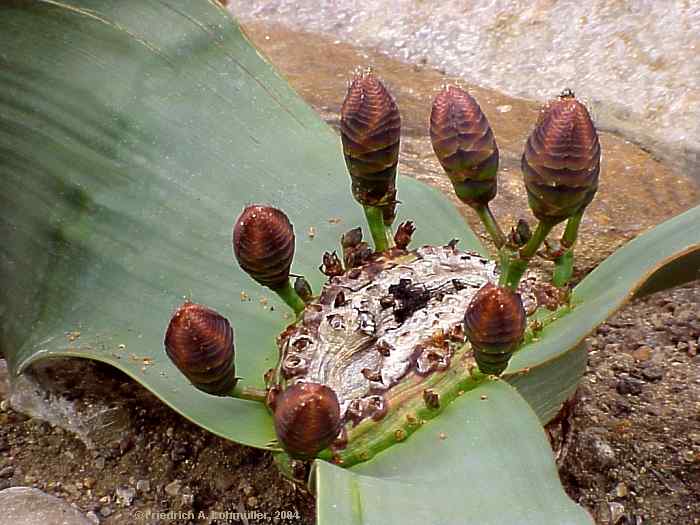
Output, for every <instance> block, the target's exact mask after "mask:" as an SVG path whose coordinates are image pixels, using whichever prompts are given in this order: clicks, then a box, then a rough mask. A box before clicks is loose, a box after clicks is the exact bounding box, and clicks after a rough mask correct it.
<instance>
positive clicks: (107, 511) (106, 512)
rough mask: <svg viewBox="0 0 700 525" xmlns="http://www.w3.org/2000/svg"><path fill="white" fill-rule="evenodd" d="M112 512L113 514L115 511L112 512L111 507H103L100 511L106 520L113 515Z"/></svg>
mask: <svg viewBox="0 0 700 525" xmlns="http://www.w3.org/2000/svg"><path fill="white" fill-rule="evenodd" d="M112 512H113V511H112V508H111V507H107V506H105V507H102V508H101V509H100V514H101V515H102V517H103V518H106V517H107V516H111V515H112Z"/></svg>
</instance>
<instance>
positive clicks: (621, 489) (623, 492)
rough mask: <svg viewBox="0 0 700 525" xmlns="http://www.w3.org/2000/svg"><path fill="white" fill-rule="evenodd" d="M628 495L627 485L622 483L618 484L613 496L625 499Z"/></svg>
mask: <svg viewBox="0 0 700 525" xmlns="http://www.w3.org/2000/svg"><path fill="white" fill-rule="evenodd" d="M628 494H629V491H628V490H627V485H625V484H624V483H618V484H617V487H615V495H616V496H617V497H618V498H626V497H627V495H628Z"/></svg>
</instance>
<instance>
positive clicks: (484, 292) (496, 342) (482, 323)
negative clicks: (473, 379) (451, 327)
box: [464, 283, 527, 375]
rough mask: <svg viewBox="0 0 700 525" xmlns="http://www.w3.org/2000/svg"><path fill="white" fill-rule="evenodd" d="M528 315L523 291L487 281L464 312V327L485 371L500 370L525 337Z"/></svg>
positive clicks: (480, 365)
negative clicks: (519, 291) (519, 293)
mask: <svg viewBox="0 0 700 525" xmlns="http://www.w3.org/2000/svg"><path fill="white" fill-rule="evenodd" d="M526 322H527V317H526V314H525V309H524V308H523V303H522V300H521V299H520V295H518V294H517V293H515V292H513V291H512V290H511V289H510V288H506V287H502V286H496V285H494V284H493V283H488V284H486V285H485V286H483V287H482V288H481V289H480V290H479V291H478V292H477V293H476V295H475V296H474V298H473V299H472V301H471V303H469V307H468V308H467V312H466V314H465V316H464V324H465V331H466V334H467V337H468V338H469V342H470V343H471V345H472V348H473V349H474V357H476V361H477V364H478V365H479V368H480V369H481V371H482V372H484V373H487V374H496V375H498V374H500V373H501V372H502V371H503V370H505V368H506V366H508V361H509V359H510V357H511V355H512V354H513V352H514V351H515V349H516V348H517V347H518V345H519V344H520V342H521V341H522V339H523V334H524V333H525V325H526Z"/></svg>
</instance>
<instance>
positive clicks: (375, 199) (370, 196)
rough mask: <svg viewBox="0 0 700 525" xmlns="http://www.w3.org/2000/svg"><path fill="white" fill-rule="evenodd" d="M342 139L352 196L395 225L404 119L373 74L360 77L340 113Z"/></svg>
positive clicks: (355, 80)
mask: <svg viewBox="0 0 700 525" xmlns="http://www.w3.org/2000/svg"><path fill="white" fill-rule="evenodd" d="M340 135H341V139H342V142H343V153H344V155H345V163H346V165H347V167H348V171H349V172H350V177H351V179H352V192H353V196H354V197H355V199H356V200H357V201H358V202H360V203H361V204H363V205H368V206H378V207H382V208H384V210H383V213H384V220H385V222H386V223H391V222H392V221H393V218H394V213H395V212H394V207H395V201H396V166H397V164H398V161H399V143H400V138H401V115H400V114H399V109H398V107H397V106H396V102H394V98H393V97H392V96H391V94H390V93H389V91H388V90H387V89H386V87H384V84H382V82H381V81H380V80H379V79H378V78H377V77H376V76H375V75H374V73H373V72H372V71H371V70H365V71H362V72H360V73H357V74H356V75H355V77H354V78H353V80H352V82H351V83H350V86H349V88H348V93H347V95H346V96H345V100H344V101H343V106H342V108H341V110H340Z"/></svg>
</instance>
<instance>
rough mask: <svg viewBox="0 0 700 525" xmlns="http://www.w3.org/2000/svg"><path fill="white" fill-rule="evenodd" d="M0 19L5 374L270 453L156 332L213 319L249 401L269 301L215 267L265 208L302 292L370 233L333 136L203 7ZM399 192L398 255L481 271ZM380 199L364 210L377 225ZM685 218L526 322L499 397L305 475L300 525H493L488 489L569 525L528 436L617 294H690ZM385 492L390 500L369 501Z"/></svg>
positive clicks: (73, 5)
mask: <svg viewBox="0 0 700 525" xmlns="http://www.w3.org/2000/svg"><path fill="white" fill-rule="evenodd" d="M0 21H1V23H2V28H3V30H2V32H0V44H2V49H3V53H2V54H1V55H0V64H1V65H2V67H0V158H1V161H0V170H2V180H3V186H4V188H5V190H6V191H5V192H4V193H3V206H2V212H1V213H2V220H1V221H0V230H1V231H2V237H3V239H5V241H4V242H3V244H2V247H1V248H0V250H2V257H0V261H1V262H0V264H1V265H2V271H1V274H0V275H1V278H2V283H1V285H2V286H1V287H2V289H3V292H4V293H3V295H2V299H0V300H1V301H2V303H1V304H0V307H1V308H2V311H3V316H2V326H1V327H0V330H1V331H0V345H1V346H0V348H1V349H2V352H3V354H4V356H5V357H6V358H7V359H8V363H9V365H10V369H11V370H12V372H13V373H20V372H21V371H22V370H24V369H26V367H28V366H29V365H30V364H31V363H33V362H36V361H37V360H40V359H44V358H48V357H53V356H73V357H82V358H89V359H96V360H99V361H103V362H105V363H108V364H111V365H113V366H115V367H116V368H119V369H120V370H123V371H124V372H126V373H127V374H129V375H130V376H131V377H133V378H134V379H135V380H136V381H138V382H139V383H141V384H142V385H143V386H144V387H146V388H148V389H149V390H151V391H152V392H153V393H154V394H155V395H157V396H158V397H160V398H161V399H162V400H163V401H164V402H165V403H167V404H168V405H170V406H171V407H173V408H174V409H175V410H177V411H178V412H180V413H181V414H183V415H184V416H185V417H187V418H189V419H191V420H192V421H194V422H196V423H197V424H199V425H201V426H203V427H204V428H207V429H209V430H210V431H212V432H214V433H216V434H218V435H220V436H224V437H226V438H228V439H231V440H233V441H237V442H239V443H244V444H247V445H250V446H255V447H260V448H268V449H272V450H278V449H279V448H278V445H277V443H276V439H277V436H276V433H275V431H274V428H273V424H272V418H271V416H270V415H269V412H268V410H267V409H266V407H265V405H264V404H263V403H260V402H256V401H253V400H250V399H241V398H231V397H216V396H210V395H208V394H206V393H203V392H200V391H199V390H197V389H195V388H194V387H193V386H192V384H191V383H190V381H189V380H188V379H187V378H186V377H185V376H183V375H182V374H181V373H180V372H179V371H178V370H177V369H176V368H175V366H174V365H173V364H172V363H171V362H170V360H169V358H168V357H167V355H166V353H165V352H164V350H163V338H164V331H165V327H166V326H167V323H168V320H169V318H170V317H171V314H172V313H173V312H174V311H175V309H176V307H177V306H178V305H180V304H181V303H182V302H183V300H184V298H189V297H191V298H192V299H193V300H194V301H196V302H197V303H202V304H206V305H209V306H210V307H212V308H215V309H216V310H217V311H218V312H221V313H222V314H223V315H225V317H226V318H228V319H229V320H230V321H231V325H232V326H233V330H234V332H235V348H236V356H235V366H236V369H235V371H236V375H237V377H238V380H237V384H236V385H235V387H234V391H235V389H239V390H240V391H242V390H243V389H249V391H254V390H255V389H263V388H264V387H265V383H264V380H263V375H264V373H265V372H266V371H267V370H268V369H270V368H274V367H276V366H277V356H278V350H277V348H276V345H275V337H276V335H277V334H279V333H280V332H281V331H282V330H283V329H284V328H285V326H287V325H288V324H289V323H290V321H291V320H290V319H285V317H284V312H285V308H286V306H285V304H284V302H283V300H282V299H277V298H276V295H275V294H274V293H273V292H272V291H271V292H270V293H269V294H267V293H266V295H267V297H268V298H269V303H268V307H263V306H261V305H260V304H259V303H258V298H259V297H260V295H261V291H260V290H261V289H260V288H258V287H257V286H256V285H255V284H254V283H253V281H251V279H250V278H249V277H248V276H247V275H245V274H244V273H243V272H241V271H240V270H239V269H237V268H235V266H234V263H233V262H232V253H231V244H230V240H231V226H232V224H233V221H234V220H235V218H236V216H237V215H238V214H239V213H240V211H241V210H242V209H243V208H244V207H245V205H246V204H249V203H250V202H267V203H270V204H272V205H273V206H275V207H277V208H284V209H285V211H286V213H287V214H288V215H289V218H290V222H291V223H292V224H293V225H294V227H295V229H296V231H297V232H305V231H307V230H308V228H309V227H311V226H313V227H314V229H315V232H316V233H315V236H314V237H313V238H310V237H309V236H304V235H298V234H297V238H296V250H295V254H294V260H293V265H292V268H291V271H292V272H293V273H294V274H298V275H304V276H305V277H306V279H307V280H308V281H309V283H310V285H311V289H312V290H313V291H314V292H317V291H319V290H321V289H322V283H323V281H325V278H322V276H321V274H320V273H319V272H318V271H317V267H318V264H319V261H321V259H322V255H323V252H324V251H326V250H329V249H332V247H333V246H335V245H336V243H337V239H338V238H340V236H341V234H343V232H346V231H347V230H348V229H350V228H352V227H354V226H356V225H360V224H363V221H364V220H365V214H367V216H368V217H370V218H371V217H373V216H376V213H375V214H374V215H373V213H374V212H373V209H372V207H371V206H370V207H369V210H367V209H363V208H361V207H360V206H358V205H357V204H356V203H355V202H354V201H353V198H352V195H351V192H349V191H347V185H348V183H347V173H346V163H345V159H344V158H343V154H342V148H341V144H340V141H339V139H338V137H337V136H336V135H334V134H333V133H332V132H331V131H330V130H329V129H328V128H327V126H326V125H325V124H324V123H322V122H321V121H320V120H319V118H318V116H317V115H316V114H315V113H314V112H313V111H312V110H311V109H310V108H308V107H307V106H306V104H304V103H303V102H302V101H301V100H300V99H299V98H298V97H297V96H296V94H294V93H293V92H292V90H291V89H290V88H289V86H288V85H287V84H286V82H285V81H283V80H282V79H281V78H280V77H279V76H277V75H276V74H275V72H274V71H273V69H272V68H271V67H270V66H269V64H267V63H266V62H265V61H264V60H263V59H262V58H261V57H260V55H259V54H258V53H257V52H256V50H255V49H254V48H253V47H252V46H251V45H250V44H249V43H248V42H247V40H246V39H245V37H244V36H243V35H242V34H241V32H240V31H239V29H238V27H237V25H236V23H235V21H234V20H232V19H231V17H230V15H229V13H228V12H226V11H225V10H223V9H222V8H221V7H220V6H219V5H218V3H216V2H213V1H212V2H196V3H195V2H185V1H176V0H172V1H165V2H162V1H161V2H155V1H153V2H151V1H138V2H137V1H123V2H107V1H90V2H88V1H78V0H73V1H63V2H54V1H41V0H34V1H32V0H27V1H24V2H10V3H5V4H4V5H3V6H2V7H0ZM397 187H398V189H399V191H400V197H399V200H400V201H401V206H399V207H397V208H396V213H397V217H396V219H395V221H394V223H396V224H400V223H402V222H405V221H407V220H410V221H413V223H414V224H415V225H416V226H417V230H416V232H415V234H414V238H413V241H412V243H413V245H414V246H422V245H438V246H440V245H443V244H446V243H447V242H448V241H449V240H450V239H452V238H459V239H461V241H460V244H459V247H460V249H461V250H468V249H470V250H475V251H476V252H480V253H482V255H483V254H484V253H485V252H483V249H482V248H481V246H479V244H478V242H477V241H476V239H475V237H474V235H473V234H471V232H469V230H468V229H467V228H466V226H465V225H464V224H463V221H462V220H461V219H460V217H459V215H458V214H457V213H456V211H455V210H454V209H453V208H452V207H451V205H449V203H448V202H447V201H446V200H444V199H442V198H441V197H440V196H439V195H438V194H437V193H436V192H435V191H433V190H430V189H428V188H426V187H424V186H422V185H420V184H418V183H417V182H415V181H412V180H408V179H404V178H399V179H398V181H397ZM389 191H391V189H389ZM391 202H392V201H391V199H388V200H384V201H379V202H378V204H379V206H377V207H378V208H379V209H380V210H382V216H381V217H382V220H383V219H384V218H385V214H384V211H383V210H385V209H387V208H388V207H389V203H391ZM336 217H341V218H342V220H343V222H342V223H341V224H337V222H336V221H335V220H334V221H330V222H329V221H328V219H330V218H336ZM388 218H389V217H387V221H386V222H389V220H388ZM372 220H374V221H375V222H374V223H375V224H378V222H377V221H376V217H375V219H372ZM392 220H393V218H392ZM698 221H700V211H699V210H697V209H694V210H691V211H689V212H686V213H685V214H683V215H681V216H679V217H677V218H675V219H673V220H672V221H669V222H668V223H665V224H664V225H662V226H660V227H659V228H657V229H656V230H654V231H652V232H649V233H647V234H645V235H644V236H641V237H640V238H638V239H636V240H635V241H633V242H631V243H630V244H629V245H628V246H626V247H624V248H623V249H621V250H620V251H619V252H618V253H616V254H615V255H613V256H612V257H611V258H610V259H608V260H607V261H605V262H604V263H603V264H601V266H600V267H599V268H597V269H596V270H595V271H594V272H593V273H592V274H591V275H589V276H588V277H587V278H586V279H585V280H584V281H583V282H581V283H580V284H579V285H578V286H577V287H576V288H575V289H574V290H573V292H572V294H571V299H570V306H565V307H563V308H562V309H561V310H560V311H558V312H556V313H553V314H550V315H549V317H546V316H545V317H546V318H545V319H544V321H543V324H544V328H543V329H542V330H541V332H539V334H538V337H537V340H534V339H528V341H529V342H527V343H526V344H525V345H524V346H523V347H522V348H521V349H520V350H518V351H517V352H515V354H514V355H513V357H512V359H511V360H510V361H509V364H508V368H507V369H506V370H505V372H504V373H503V375H502V376H501V379H492V378H488V377H485V376H479V374H476V375H474V376H473V377H472V378H471V379H468V380H465V381H466V382H467V383H469V385H467V386H473V387H474V388H473V390H466V391H465V392H464V393H463V394H461V395H460V392H461V390H459V389H456V390H455V394H454V399H450V400H445V401H450V402H449V403H445V406H444V407H443V408H442V409H441V410H440V411H439V412H438V413H437V414H436V416H435V417H434V418H432V419H428V418H426V423H425V424H422V425H421V428H419V429H417V430H415V432H413V433H412V434H411V435H410V436H408V437H407V439H404V440H401V442H400V443H397V444H396V445H394V446H391V447H389V448H386V447H384V448H385V450H383V451H381V452H378V453H377V454H376V455H375V456H374V458H373V459H371V460H370V461H366V462H360V463H358V464H357V465H356V466H354V467H351V468H345V469H344V468H340V467H337V466H335V465H333V464H331V463H328V462H325V461H322V460H319V461H316V463H315V465H316V466H315V467H314V475H313V476H312V480H311V483H312V486H313V487H315V490H316V494H317V495H318V514H319V522H320V523H338V522H341V523H342V522H346V523H375V522H381V523H399V522H400V523H407V522H408V523H410V522H411V520H412V519H413V520H414V522H415V523H419V522H420V523H425V520H422V521H421V520H419V518H420V517H425V516H426V515H429V516H431V521H433V522H436V521H438V520H440V521H442V522H445V523H469V522H470V521H471V522H473V523H489V522H490V523H499V522H500V523H503V522H505V523H508V522H512V521H513V520H511V519H510V517H509V516H508V514H507V513H505V510H503V513H499V512H495V511H494V507H493V506H488V507H487V506H483V507H482V505H486V504H487V502H489V501H493V500H490V499H488V498H487V497H486V496H487V495H493V497H496V496H495V495H497V494H499V493H501V492H500V491H501V490H509V493H508V501H509V502H510V503H511V505H512V507H513V509H517V510H518V512H519V514H518V520H519V522H521V523H538V524H541V523H552V524H559V523H564V522H569V523H585V522H587V520H588V518H587V517H586V515H585V513H584V512H583V511H582V510H580V509H579V508H578V507H576V506H575V505H574V504H573V503H572V502H570V501H569V500H568V499H567V498H566V497H565V495H564V494H563V491H562V490H561V487H560V486H559V485H558V481H557V475H556V470H555V469H554V466H553V463H552V459H551V456H550V455H549V454H548V453H547V452H546V442H545V439H544V435H543V434H542V431H541V428H540V427H539V426H538V425H537V424H536V421H535V420H536V417H539V421H540V423H542V422H546V421H548V420H549V419H551V418H552V417H553V415H554V414H555V413H556V411H557V409H558V407H559V405H560V404H561V402H562V401H563V400H564V399H566V398H567V397H568V396H569V395H570V394H571V393H572V392H573V390H574V389H575V386H576V383H577V381H578V379H579V377H580V375H581V373H582V371H583V369H584V367H585V350H583V349H582V348H581V347H580V343H581V342H582V340H583V338H584V337H585V336H586V334H587V333H589V332H590V331H591V330H592V329H593V328H594V327H595V326H596V325H597V324H599V323H601V322H603V321H604V320H605V318H607V317H608V316H609V315H610V314H611V313H612V312H613V311H615V310H616V309H617V308H619V307H620V305H622V304H623V303H624V302H625V301H626V300H628V299H629V298H630V297H631V296H633V295H634V293H635V292H636V291H642V292H643V291H647V290H653V289H659V288H663V287H664V286H668V285H670V284H677V283H678V282H682V281H683V280H689V279H693V278H696V277H697V268H698V266H699V259H700V256H699V255H698V245H699V244H700V233H699V230H700V229H699V228H698V227H697V225H698ZM386 222H385V223H384V227H385V228H386V227H387V224H386ZM421 225H429V227H428V226H424V227H421ZM368 233H369V235H368V236H367V238H369V237H370V236H372V237H375V238H378V235H379V234H380V233H381V232H380V230H379V228H378V227H377V228H375V231H371V232H368ZM384 235H386V236H387V237H386V239H387V243H390V242H391V240H392V239H389V238H388V234H386V229H385V230H384ZM489 264H491V263H489ZM561 266H562V267H563V268H564V267H565V266H564V265H563V264H562V265H561ZM669 267H670V268H672V270H673V271H666V270H665V268H669ZM645 283H646V284H645ZM242 293H243V296H242ZM284 293H288V291H287V292H284V291H283V292H282V295H284ZM288 295H291V294H289V293H288ZM297 295H298V294H297ZM242 297H243V298H245V297H250V298H253V299H254V301H248V300H241V299H242ZM292 297H293V296H292ZM292 302H293V301H292ZM270 305H271V306H274V311H270V308H269V306H270ZM554 318H556V319H554ZM68 332H80V337H78V338H77V339H74V338H72V337H71V338H66V337H65V334H66V333H68ZM221 333H222V334H224V335H225V334H226V332H225V330H224V331H223V332H221ZM224 338H225V337H224ZM455 381H456V382H458V380H455ZM506 382H508V383H510V384H512V385H513V386H514V387H515V389H513V388H511V387H509V386H508V385H506V384H505V383H506ZM251 397H254V396H251ZM482 397H483V399H482ZM411 399H413V398H411ZM523 399H524V401H523ZM421 401H422V402H424V400H421ZM526 402H527V404H526ZM528 406H529V408H528ZM499 413H503V414H510V417H508V418H505V417H504V418H501V417H500V416H498V414H499ZM496 416H498V417H496ZM443 434H444V435H443ZM399 437H401V436H399ZM496 438H497V439H496ZM382 447H383V445H382ZM441 451H442V452H441ZM428 452H429V453H428ZM443 452H444V453H443ZM448 467H449V469H448ZM445 472H448V473H449V476H447V475H446V474H445ZM515 473H517V475H516V474H515ZM521 473H522V474H523V476H522V477H518V476H519V475H520V474H521ZM458 480H461V483H463V487H464V488H463V490H460V491H459V492H455V491H454V490H453V489H452V488H450V487H453V486H455V485H456V482H457V481H458ZM533 480H534V481H533ZM504 483H506V485H504ZM396 484H401V486H402V488H405V489H406V492H405V494H406V496H405V497H398V496H396V497H390V496H389V494H397V493H398V492H399V491H397V489H396V488H395V486H396ZM440 484H445V488H444V490H437V488H438V486H439V485H440ZM504 487H505V488H504ZM421 496H423V497H421ZM380 503H381V505H379V504H380ZM379 512H382V514H381V515H379ZM428 513H429V514H428ZM411 516H415V518H412V517H411ZM509 520H510V521H509Z"/></svg>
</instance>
